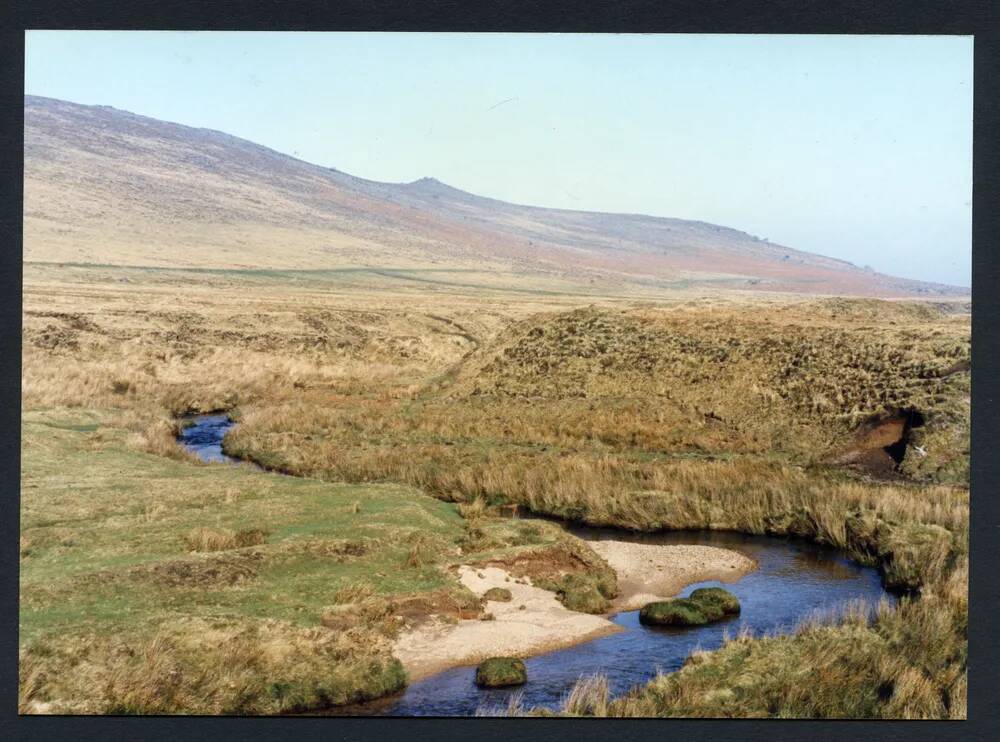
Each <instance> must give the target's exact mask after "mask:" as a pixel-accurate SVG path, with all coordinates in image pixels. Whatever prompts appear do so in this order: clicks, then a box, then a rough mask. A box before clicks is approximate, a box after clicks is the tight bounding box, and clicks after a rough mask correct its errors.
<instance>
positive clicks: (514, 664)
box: [476, 657, 528, 688]
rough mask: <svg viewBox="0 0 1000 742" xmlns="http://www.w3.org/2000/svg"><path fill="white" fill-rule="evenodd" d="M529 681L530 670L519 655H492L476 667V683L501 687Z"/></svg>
mask: <svg viewBox="0 0 1000 742" xmlns="http://www.w3.org/2000/svg"><path fill="white" fill-rule="evenodd" d="M526 682H528V670H527V668H526V667H525V666H524V662H522V661H521V660H519V659H518V658H517V657H490V658H489V659H488V660H484V661H483V662H482V663H481V664H480V665H479V667H477V668H476V685H478V686H480V687H481V688H500V687H503V686H507V685H522V684H524V683H526Z"/></svg>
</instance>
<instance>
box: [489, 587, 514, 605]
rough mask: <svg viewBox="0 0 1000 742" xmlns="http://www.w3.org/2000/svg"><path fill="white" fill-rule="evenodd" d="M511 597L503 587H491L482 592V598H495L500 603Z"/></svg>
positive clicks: (508, 591) (507, 601)
mask: <svg viewBox="0 0 1000 742" xmlns="http://www.w3.org/2000/svg"><path fill="white" fill-rule="evenodd" d="M513 597H514V596H513V595H511V594H510V590H508V589H507V588H505V587H491V588H490V589H489V590H487V591H486V592H485V593H483V600H497V601H499V602H501V603H509V602H510V601H511V598H513Z"/></svg>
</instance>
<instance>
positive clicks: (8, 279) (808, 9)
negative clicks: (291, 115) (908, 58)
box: [0, 0, 1000, 742]
mask: <svg viewBox="0 0 1000 742" xmlns="http://www.w3.org/2000/svg"><path fill="white" fill-rule="evenodd" d="M998 12H1000V3H997V2H994V0H938V1H937V2H935V1H933V0H770V1H769V2H768V1H766V0H725V1H723V0H676V1H670V0H666V1H662V2H651V1H650V0H645V1H644V2H643V1H639V0H618V1H613V0H591V1H590V2H567V1H566V0H563V2H550V3H542V2H537V1H536V2H527V1H525V0H519V1H516V2H503V1H501V0H494V2H486V3H476V2H471V1H470V0H465V2H462V1H461V0H435V1H431V2H419V1H417V0H409V1H407V0H345V1H343V2H336V1H335V0H333V1H328V2H318V1H315V0H313V1H310V2H303V1H287V0H286V1H284V2H283V1H282V0H200V1H198V0H155V1H154V0H131V1H129V2H122V1H121V0H119V1H118V2H115V1H113V0H93V1H87V0H33V1H28V0H14V1H13V3H9V4H7V5H6V6H5V7H4V8H2V9H0V419H2V425H0V529H2V534H0V739H32V740H35V739H38V740H43V739H53V740H57V739H58V740H68V739H72V740H102V739H116V740H133V739H136V740H138V739H183V740H201V739H206V740H207V739H212V740H248V739H260V740H267V742H278V740H298V739H302V738H330V739H337V740H371V741H372V742H387V740H395V739H407V740H410V741H411V742H420V741H422V740H428V741H429V740H438V739H444V738H448V737H452V736H454V737H456V738H457V737H461V738H462V739H463V740H496V741H497V742H501V741H502V742H515V740H522V739H535V738H538V739H552V740H558V739H567V740H570V739H571V740H575V742H583V741H584V740H591V739H593V740H606V739H608V738H609V737H613V738H615V739H616V742H619V741H620V742H626V741H627V740H646V739H649V740H659V739H664V738H672V739H681V740H701V739H705V740H712V741H713V742H717V741H718V740H720V739H726V740H728V739H734V740H765V739H772V738H780V739H803V740H841V739H843V740H852V741H854V740H858V739H885V740H896V739H899V740H907V742H910V741H913V740H949V739H960V740H978V739H991V738H992V739H996V738H1000V638H998V637H1000V625H998V621H997V616H998V615H1000V548H998V542H1000V486H998V484H1000V482H998V476H997V474H998V467H997V465H996V463H995V462H996V461H997V460H998V458H1000V456H997V455H996V454H995V452H994V450H993V449H994V446H995V445H998V444H1000V435H998V432H1000V423H998V421H997V419H996V414H995V413H996V401H995V400H996V399H997V397H998V395H1000V389H998V384H997V379H998V373H997V370H996V369H997V368H998V366H1000V333H997V331H996V323H997V320H998V317H1000V315H998V304H1000V264H998V263H1000V261H998V257H1000V246H998V243H1000V229H998V226H1000V187H998V178H1000V169H998V167H997V165H998V159H1000V102H998V99H997V79H998V77H1000V40H998V33H997V30H998V23H997V14H998ZM28 29H93V30H96V29H112V30H141V29H145V30H257V31H268V30H275V31H276V30H284V31H469V32H488V31H504V32H563V33H569V32H588V33H744V34H745V33H754V34H791V33H796V34H920V35H925V34H926V35H934V34H945V35H972V36H974V37H975V40H974V49H975V61H974V68H975V69H974V75H975V78H974V80H975V82H974V86H975V87H974V96H975V102H974V119H975V121H974V127H975V129H974V166H973V189H974V191H973V255H972V268H973V276H972V288H973V318H972V336H973V341H972V358H973V362H972V365H973V374H972V375H973V385H972V473H971V484H972V497H971V499H972V507H971V532H970V541H971V543H970V548H971V550H972V556H971V577H970V621H969V624H970V631H969V657H970V659H969V703H968V709H969V718H968V720H967V721H867V720H855V721H819V720H801V721H790V720H780V721H779V720H693V719H676V720H661V719H648V720H646V719H640V720H605V719H483V718H472V719H410V718H389V719H382V718H315V717H314V718H294V719H293V718H287V717H279V718H261V717H254V718H228V717H222V718H219V717H78V716H55V717H45V716H24V717H21V716H18V715H17V700H16V699H17V657H18V651H17V644H18V642H17V636H18V563H19V555H18V548H17V544H18V530H19V529H18V523H19V512H20V501H19V498H20V400H21V396H20V380H21V290H22V272H21V271H22V266H21V258H22V249H21V246H22V242H21V240H22V232H21V216H22V201H21V199H22V190H23V181H22V176H23V95H24V32H25V30H28Z"/></svg>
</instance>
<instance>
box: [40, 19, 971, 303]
mask: <svg viewBox="0 0 1000 742" xmlns="http://www.w3.org/2000/svg"><path fill="white" fill-rule="evenodd" d="M972 46H973V44H972V38H971V37H912V36H911V37H899V36H896V37H891V36H867V37H864V36H705V35H686V36H682V35H666V36H662V35H591V34H579V35H577V34H565V35H563V34H531V35H515V34H488V35H481V34H478V35H477V34H388V33H243V32H239V33H216V32H201V33H189V32H91V31H30V32H28V35H27V51H26V60H25V61H26V73H25V77H26V79H25V90H26V92H27V93H29V94H34V95H46V96H51V97H54V98H62V99H65V100H71V101H76V102H79V103H90V104H104V105H111V106H115V107H116V108H122V109H126V110H129V111H133V112H135V113H139V114H143V115H146V116H153V117H155V118H159V119H165V120H168V121H175V122H178V123H182V124H188V125H191V126H201V127H207V128H212V129H219V130H221V131H225V132H228V133H230V134H233V135H235V136H239V137H243V138H246V139H250V140H252V141H254V142H258V143H260V144H264V145H267V146H269V147H272V148H274V149H276V150H279V151H281V152H286V153H288V154H292V155H295V156H297V157H300V158H302V159H304V160H308V161H310V162H314V163H317V164H320V165H324V166H329V167H336V168H338V169H340V170H343V171H346V172H349V173H351V174H354V175H359V176H362V177H365V178H371V179H375V180H385V181H410V180H415V179H417V178H420V177H423V176H433V177H436V178H438V179H439V180H442V181H444V182H446V183H449V184H451V185H454V186H456V187H458V188H462V189H465V190H468V191H471V192H473V193H477V194H480V195H484V196H492V197H495V198H500V199H504V200H507V201H514V202H518V203H527V204H534V205H539V206H554V207H561V208H571V209H587V210H600V211H621V212H632V213H645V214H654V215H659V216H674V217H682V218H688V219H700V220H703V221H708V222H714V223H717V224H723V225H726V226H730V227H735V228H737V229H742V230H745V231H747V232H750V233H752V234H756V235H759V236H761V237H767V238H769V239H770V240H771V241H773V242H780V243H782V244H786V245H789V246H791V247H795V248H799V249H802V250H809V251H812V252H818V253H822V254H825V255H830V256H834V257H839V258H843V259H845V260H850V261H852V262H854V263H857V264H858V265H865V264H868V265H871V266H872V267H874V268H876V269H877V270H880V271H884V272H887V273H892V274H894V275H899V276H906V277H910V278H921V279H925V280H936V281H944V282H947V283H953V284H960V285H965V286H968V285H969V283H970V276H971V267H970V261H971V247H970V245H971V200H972ZM502 101H506V102H502Z"/></svg>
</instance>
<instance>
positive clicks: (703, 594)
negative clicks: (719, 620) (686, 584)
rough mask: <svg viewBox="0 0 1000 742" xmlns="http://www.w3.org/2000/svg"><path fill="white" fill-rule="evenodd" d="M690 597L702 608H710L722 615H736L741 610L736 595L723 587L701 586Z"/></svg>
mask: <svg viewBox="0 0 1000 742" xmlns="http://www.w3.org/2000/svg"><path fill="white" fill-rule="evenodd" d="M688 598H689V599H690V600H691V601H692V602H694V603H696V604H698V605H699V606H701V608H702V610H703V611H705V609H706V608H708V609H710V610H711V611H712V613H713V614H714V613H718V614H719V615H720V616H723V615H724V616H736V615H738V614H739V612H740V601H739V598H737V597H736V596H735V595H733V594H732V593H731V592H729V591H728V590H726V589H725V588H721V587H699V588H698V589H697V590H693V591H692V592H691V594H690V595H689V596H688Z"/></svg>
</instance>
